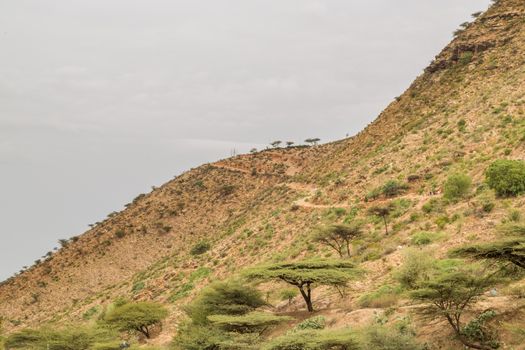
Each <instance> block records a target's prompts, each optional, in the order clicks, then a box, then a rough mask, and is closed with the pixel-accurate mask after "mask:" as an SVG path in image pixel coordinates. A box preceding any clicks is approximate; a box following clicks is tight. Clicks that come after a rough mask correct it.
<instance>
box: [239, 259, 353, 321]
mask: <svg viewBox="0 0 525 350" xmlns="http://www.w3.org/2000/svg"><path fill="white" fill-rule="evenodd" d="M358 274H359V271H358V270H357V269H356V268H355V266H354V264H352V263H350V262H348V261H330V260H307V261H301V262H291V263H278V264H272V265H263V266H259V267H255V268H253V269H249V270H247V271H245V273H244V275H245V277H246V278H248V279H251V280H260V281H272V280H278V281H284V282H286V283H288V284H291V285H293V286H295V287H297V288H298V289H299V292H300V293H301V296H302V297H303V299H304V301H305V303H306V307H307V309H308V311H309V312H313V311H314V307H313V303H312V287H313V286H314V285H327V286H333V287H338V288H341V287H345V286H346V285H347V283H348V281H350V280H351V279H352V278H353V277H355V276H357V275H358Z"/></svg>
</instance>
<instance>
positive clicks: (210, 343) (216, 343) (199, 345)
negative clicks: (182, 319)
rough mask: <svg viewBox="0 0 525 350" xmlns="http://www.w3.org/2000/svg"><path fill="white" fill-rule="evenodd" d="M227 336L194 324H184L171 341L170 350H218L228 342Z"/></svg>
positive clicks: (219, 331)
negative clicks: (171, 349)
mask: <svg viewBox="0 0 525 350" xmlns="http://www.w3.org/2000/svg"><path fill="white" fill-rule="evenodd" d="M229 338H230V337H229V336H228V334H226V333H224V332H223V331H221V330H219V329H216V328H211V327H205V326H198V325H195V324H190V323H187V324H184V325H182V326H181V328H180V329H179V332H178V333H177V336H176V337H175V339H174V340H173V344H172V348H173V349H177V350H179V349H180V350H219V349H221V348H220V345H221V344H222V343H224V342H226V341H228V340H229Z"/></svg>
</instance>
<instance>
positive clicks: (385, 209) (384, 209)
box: [368, 203, 396, 235]
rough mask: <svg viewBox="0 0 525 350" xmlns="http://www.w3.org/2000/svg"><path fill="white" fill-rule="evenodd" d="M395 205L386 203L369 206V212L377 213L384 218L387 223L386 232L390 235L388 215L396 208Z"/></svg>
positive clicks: (376, 214)
mask: <svg viewBox="0 0 525 350" xmlns="http://www.w3.org/2000/svg"><path fill="white" fill-rule="evenodd" d="M395 209H396V208H395V206H394V205H393V204H392V203H388V204H386V205H375V206H373V207H370V208H368V213H369V214H370V215H375V216H377V217H380V218H382V219H383V223H384V225H385V234H387V235H388V220H387V219H388V216H389V215H390V214H391V213H392V212H393V211H394V210H395Z"/></svg>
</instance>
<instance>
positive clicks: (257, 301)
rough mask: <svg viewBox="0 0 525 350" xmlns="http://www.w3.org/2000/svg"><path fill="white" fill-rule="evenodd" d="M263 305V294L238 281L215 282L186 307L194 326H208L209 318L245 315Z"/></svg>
mask: <svg viewBox="0 0 525 350" xmlns="http://www.w3.org/2000/svg"><path fill="white" fill-rule="evenodd" d="M263 305H266V303H265V302H264V300H263V299H262V296H261V293H260V292H259V291H258V290H257V289H255V288H253V287H250V286H247V285H244V284H242V283H240V282H237V281H227V282H215V283H212V284H210V285H209V286H208V287H206V288H205V289H204V290H203V291H202V292H201V294H200V295H199V296H197V298H196V299H195V300H194V301H193V302H192V303H191V304H190V305H189V306H188V307H186V312H187V314H188V315H189V316H190V318H191V320H192V322H193V323H194V324H198V325H206V324H209V319H208V317H209V316H212V315H234V316H240V315H245V314H247V313H249V312H252V311H254V310H255V309H256V308H258V307H261V306H263Z"/></svg>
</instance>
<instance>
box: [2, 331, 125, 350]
mask: <svg viewBox="0 0 525 350" xmlns="http://www.w3.org/2000/svg"><path fill="white" fill-rule="evenodd" d="M115 338H116V337H115V335H114V334H112V333H111V332H110V331H108V330H104V329H97V328H89V327H67V328H62V329H51V328H40V329H24V330H22V331H20V332H17V333H13V334H11V335H10V336H9V337H8V338H7V340H6V342H5V347H6V348H7V349H13V350H14V349H20V350H27V349H31V350H91V349H92V348H93V347H94V346H96V344H97V343H105V342H110V341H114V339H115Z"/></svg>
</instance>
